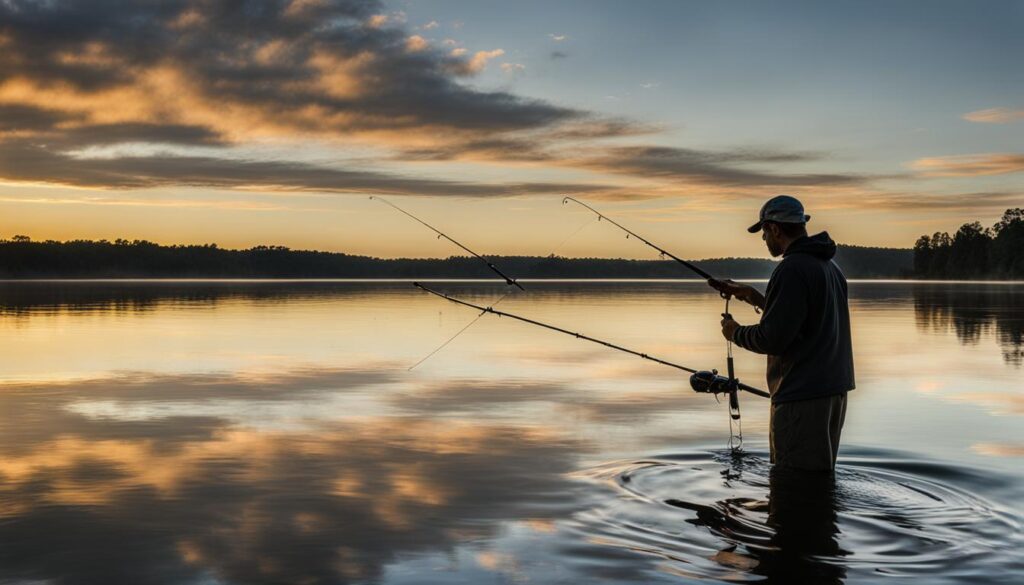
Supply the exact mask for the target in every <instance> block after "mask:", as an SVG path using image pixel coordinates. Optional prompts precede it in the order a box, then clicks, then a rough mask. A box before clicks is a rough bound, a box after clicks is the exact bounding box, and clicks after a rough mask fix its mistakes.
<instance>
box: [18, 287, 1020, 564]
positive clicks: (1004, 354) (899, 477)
mask: <svg viewBox="0 0 1024 585" xmlns="http://www.w3.org/2000/svg"><path fill="white" fill-rule="evenodd" d="M437 287H438V288H442V289H444V290H446V291H450V292H452V293H456V294H459V295H462V296H464V297H465V298H467V299H471V300H474V301H478V302H481V303H485V304H489V303H493V302H494V301H495V300H497V299H498V298H499V297H500V296H501V295H502V294H503V293H504V291H503V290H502V287H500V286H494V285H490V284H482V283H439V284H437ZM851 291H852V296H853V302H852V310H853V325H854V344H855V354H856V367H857V384H858V388H857V390H856V391H854V392H853V393H852V394H851V395H850V405H849V413H848V418H847V425H846V428H845V430H844V443H843V448H842V450H841V452H840V465H839V469H838V471H837V474H836V478H835V481H834V482H832V481H827V480H825V481H822V480H817V481H812V480H808V479H807V478H799V477H791V476H786V475H784V474H779V473H773V472H772V471H771V470H770V466H769V465H768V464H767V461H766V457H767V455H766V430H767V417H766V413H767V403H766V401H765V400H764V399H760V398H757V397H754V396H749V395H748V396H744V397H742V400H743V403H742V408H743V414H744V417H743V432H744V436H745V440H746V442H745V448H744V450H743V452H742V453H733V452H730V451H729V450H728V449H726V448H725V445H726V442H727V440H728V436H729V428H728V419H727V413H726V410H725V406H724V404H718V403H716V401H715V400H714V398H713V397H711V396H707V395H697V394H695V393H693V392H692V391H691V390H690V389H689V385H688V382H687V379H686V377H685V376H681V375H680V373H679V372H677V371H675V370H673V369H671V368H667V367H664V366H660V365H657V364H653V363H650V362H646V361H643V360H640V359H638V358H634V357H630V356H628V355H625V354H619V353H616V352H613V351H611V350H608V349H605V348H602V347H599V346H596V345H591V344H588V343H586V342H583V341H579V340H575V339H573V338H571V337H568V336H563V335H559V334H557V333H552V332H548V331H545V330H543V329H538V328H532V327H530V326H528V325H524V324H521V323H516V322H514V321H510V320H508V319H498V318H495V317H493V316H485V317H484V318H482V319H481V320H480V321H478V322H477V323H476V324H474V325H473V326H472V327H470V328H469V329H468V330H467V331H466V332H465V333H464V334H463V335H462V336H460V337H459V338H458V339H456V340H455V341H454V342H453V343H451V344H450V345H449V346H447V347H446V348H445V349H444V350H443V351H441V352H439V353H438V354H437V355H436V356H434V357H433V358H431V359H430V360H428V361H426V362H425V363H423V364H422V365H420V366H418V367H416V368H415V369H413V370H412V371H408V369H407V368H408V367H409V366H410V365H412V364H414V363H415V362H416V361H417V360H419V359H420V358H422V357H423V356H424V355H425V354H427V353H428V352H429V351H430V350H432V349H433V348H434V347H436V346H437V345H439V344H440V343H442V342H443V341H444V340H445V339H447V338H448V337H449V336H451V335H452V334H454V333H455V332H456V331H458V330H459V329H461V328H462V327H463V326H465V325H466V324H467V323H468V322H470V321H471V320H472V319H473V318H474V317H475V313H474V312H473V311H470V310H468V309H462V308H460V307H456V306H454V305H449V304H446V303H445V302H443V301H441V300H440V299H437V298H434V297H430V296H428V295H426V294H425V293H422V292H419V291H417V290H415V289H413V288H412V287H411V286H410V285H409V284H408V283H374V284H369V283H351V282H350V283H345V282H315V283H312V282H304V283H280V282H277V283H273V282H225V283H202V282H196V283H184V282H179V283H153V282H136V283H97V282H93V283H85V282H79V283H60V282H50V283H3V284H0V318H2V322H3V326H4V333H5V334H4V335H3V336H2V338H0V352H2V356H3V359H2V360H0V380H2V388H0V582H2V583H55V584H79V583H82V584H86V583H90V584H91V583H98V584H117V583H132V584H138V583H156V584H164V583H166V584H185V583H189V584H192V583H203V584H219V583H225V584H227V583H383V584H399V583H403V584H404V583H410V584H411V583H473V584H477V583H515V582H522V581H531V582H536V583H582V582H587V583H633V582H641V583H660V582H664V583H686V582H707V581H729V582H735V581H740V582H746V581H768V582H777V583H878V582H884V581H890V580H891V581H894V582H895V581H901V582H908V581H907V580H906V578H907V577H910V578H911V579H913V581H909V582H922V583H923V582H927V583H940V584H942V583H949V584H952V583H985V582H997V581H999V582H1009V581H1008V580H1012V579H1013V577H1014V576H1016V577H1018V578H1019V576H1020V575H1021V572H1022V571H1024V554H1022V550H1024V548H1022V545H1024V538H1022V532H1021V522H1022V517H1021V513H1020V504H1019V502H1020V501H1021V497H1022V496H1024V489H1022V487H1024V466H1022V465H1021V463H1022V461H1024V459H1022V458H1024V425H1022V424H1021V423H1022V420H1021V416H1022V415H1024V285H1020V284H940V283H930V284H922V283H918V284H915V283H854V284H852V285H851ZM499 308H501V309H503V310H506V311H510V312H517V313H521V314H524V315H528V316H531V317H533V318H535V319H539V320H543V321H548V322H551V323H555V324H559V325H561V326H564V327H566V328H569V329H572V330H578V331H581V332H583V333H586V334H589V335H593V336H596V337H602V338H606V339H608V340H611V341H614V342H617V343H620V344H622V345H626V346H628V347H634V348H636V349H639V350H642V351H645V352H647V353H650V354H652V355H656V356H659V357H662V358H664V359H668V360H672V361H677V362H680V363H683V364H686V365H690V366H693V367H698V368H712V367H717V368H720V369H721V368H723V367H724V351H725V347H724V343H723V341H722V339H721V336H720V334H719V332H718V321H719V313H721V311H722V306H721V301H720V299H718V298H717V297H716V296H714V294H713V292H712V291H710V289H707V288H706V286H705V285H703V284H700V283H692V282H647V283H533V284H531V285H529V286H528V291H527V292H525V293H519V294H515V295H512V296H510V297H508V298H506V299H505V300H503V301H502V302H501V304H500V306H499ZM733 313H734V315H735V316H736V318H737V319H738V320H739V321H740V322H741V323H750V322H753V321H754V320H755V319H756V315H754V314H753V312H752V311H750V310H748V308H746V307H738V308H734V310H733ZM737 365H738V375H739V376H740V378H741V379H743V380H744V381H745V382H747V383H750V384H753V385H756V386H763V385H764V382H763V377H764V361H763V358H762V357H760V356H755V355H753V354H749V353H746V352H744V351H742V350H738V351H737ZM900 578H903V579H900Z"/></svg>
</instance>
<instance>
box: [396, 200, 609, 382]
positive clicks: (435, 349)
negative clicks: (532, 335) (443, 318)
mask: <svg viewBox="0 0 1024 585" xmlns="http://www.w3.org/2000/svg"><path fill="white" fill-rule="evenodd" d="M594 221H596V218H593V217H591V218H590V219H589V220H587V221H585V222H584V223H583V224H582V225H580V227H578V228H576V230H575V231H573V232H572V233H571V234H569V235H568V236H567V237H566V238H565V239H563V240H562V241H561V242H559V243H558V244H557V245H556V246H555V247H554V249H553V250H551V254H550V256H554V255H555V254H556V253H557V252H558V250H560V249H561V248H562V247H563V246H565V244H566V243H567V242H568V241H569V240H571V239H572V238H573V237H574V236H576V234H578V233H580V232H581V231H583V228H585V227H587V226H588V225H590V224H592V223H594ZM546 259H547V258H541V259H540V260H538V261H537V262H535V263H533V264H532V265H530V266H529V267H527V268H526V269H524V270H523V272H525V273H529V272H530V270H532V269H533V268H536V267H537V266H539V265H540V264H541V263H543V262H544V261H545V260H546ZM519 288H520V289H522V287H519ZM512 292H514V291H509V292H507V293H505V294H504V295H502V296H501V298H499V299H498V300H496V301H494V302H493V303H491V305H490V306H491V307H497V306H498V305H499V304H500V303H501V301H504V300H505V299H507V298H508V297H509V295H511V294H512ZM485 313H486V311H484V312H481V313H480V314H479V315H477V316H476V317H474V318H473V320H472V321H470V322H469V323H466V325H465V326H464V327H463V328H462V329H459V330H458V331H457V332H455V335H452V336H451V337H449V338H448V339H447V340H445V341H444V343H442V344H441V345H439V346H437V347H436V348H434V350H433V351H431V352H430V353H428V354H427V355H425V356H423V357H422V358H421V359H420V360H419V361H418V362H416V363H415V364H413V365H411V366H409V368H408V369H407V370H406V371H407V372H411V371H412V370H413V368H415V367H417V366H419V365H420V364H422V363H423V362H425V361H427V360H429V359H430V358H432V357H434V354H436V353H438V352H440V351H441V350H442V349H444V348H445V347H447V346H448V344H450V343H451V342H453V341H455V339H456V338H458V337H459V336H460V335H462V334H463V333H465V332H466V330H468V329H469V328H470V327H472V326H473V324H474V323H476V322H477V321H479V320H480V317H483V316H484V314H485Z"/></svg>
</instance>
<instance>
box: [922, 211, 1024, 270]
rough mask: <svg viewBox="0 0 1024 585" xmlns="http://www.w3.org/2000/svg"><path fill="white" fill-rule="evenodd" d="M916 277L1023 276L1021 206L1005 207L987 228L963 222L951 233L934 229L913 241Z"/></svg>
mask: <svg viewBox="0 0 1024 585" xmlns="http://www.w3.org/2000/svg"><path fill="white" fill-rule="evenodd" d="M914 275H915V276H916V277H918V278H951V279H981V278H1002V279H1007V280H1019V279H1024V209H1022V208H1020V207H1017V208H1014V209H1007V210H1006V212H1005V213H1003V217H1002V218H1001V219H1000V220H999V221H998V222H996V224H995V225H993V226H992V227H990V228H987V227H983V226H982V225H981V223H980V222H977V221H975V222H972V223H965V224H964V225H962V226H960V229H958V230H957V231H956V233H955V234H953V235H952V236H951V235H949V234H948V233H946V232H935V234H933V235H931V236H928V235H924V236H921V237H920V238H918V239H917V242H916V243H915V244H914Z"/></svg>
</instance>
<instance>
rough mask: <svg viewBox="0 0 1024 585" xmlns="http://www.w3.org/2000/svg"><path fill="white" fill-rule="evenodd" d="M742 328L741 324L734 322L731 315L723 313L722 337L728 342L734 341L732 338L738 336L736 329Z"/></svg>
mask: <svg viewBox="0 0 1024 585" xmlns="http://www.w3.org/2000/svg"><path fill="white" fill-rule="evenodd" d="M739 326H740V324H739V323H737V322H736V321H733V318H732V315H730V314H729V313H722V337H724V338H726V339H727V340H728V341H732V336H733V335H735V334H736V329H738V328H739Z"/></svg>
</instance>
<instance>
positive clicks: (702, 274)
mask: <svg viewBox="0 0 1024 585" xmlns="http://www.w3.org/2000/svg"><path fill="white" fill-rule="evenodd" d="M570 201H572V202H573V203H576V204H578V205H582V206H583V207H586V208H587V209H589V210H590V211H592V212H593V213H594V214H595V215H597V219H598V220H602V219H603V220H605V221H607V222H608V223H610V224H612V225H613V226H615V227H617V228H619V229H620V230H622V231H624V232H626V238H629V237H630V236H632V237H634V238H636V239H638V240H640V241H641V242H643V243H645V244H647V245H648V246H650V247H652V248H654V249H655V250H657V251H658V254H660V255H662V256H668V257H669V258H671V259H673V260H675V261H676V262H678V263H680V264H682V265H683V266H685V267H687V268H689V269H690V270H692V271H694V272H696V273H697V274H698V275H700V277H701V278H703V279H704V280H707V281H709V282H714V283H718V282H719V280H718V279H716V278H715V277H713V276H711V275H710V274H708V273H707V272H705V271H704V270H702V269H701V268H700V267H698V266H696V265H694V264H692V263H690V262H687V261H686V260H683V259H682V258H680V257H679V256H676V255H675V254H673V253H672V252H669V251H668V250H666V249H664V248H662V247H660V246H658V245H657V244H655V243H653V242H651V241H650V240H647V239H646V238H644V237H643V236H641V235H640V234H638V233H636V232H634V231H633V230H631V229H629V228H627V227H626V226H624V225H622V224H621V223H619V222H617V221H615V220H614V219H612V218H610V217H608V216H607V215H605V214H603V213H601V212H600V211H598V210H596V209H594V208H593V207H591V206H589V205H587V204H586V203H584V202H582V201H580V200H579V199H576V198H575V197H563V198H562V205H565V204H566V203H568V202H570ZM722 294H725V293H722Z"/></svg>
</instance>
